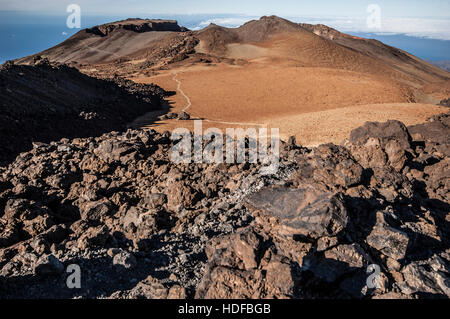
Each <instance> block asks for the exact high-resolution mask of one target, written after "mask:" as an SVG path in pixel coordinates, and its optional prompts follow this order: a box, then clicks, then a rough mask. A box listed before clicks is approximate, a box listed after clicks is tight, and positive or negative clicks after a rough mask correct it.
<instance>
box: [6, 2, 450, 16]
mask: <svg viewBox="0 0 450 319" xmlns="http://www.w3.org/2000/svg"><path fill="white" fill-rule="evenodd" d="M71 3H75V4H79V5H80V6H81V7H82V9H83V10H84V11H85V12H87V13H91V14H99V13H104V14H117V13H135V14H136V13H166V14H199V13H234V14H246V15H268V14H277V15H299V16H306V15H309V16H321V15H326V16H330V15H345V16H359V15H364V14H365V11H366V8H367V6H368V5H370V4H378V5H379V6H380V7H381V8H382V9H383V11H384V12H385V14H386V15H387V16H389V17H395V16H396V17H447V18H448V17H450V1H449V0H427V1H424V0H368V1H367V0H344V1H338V0H313V1H311V0H308V1H305V0H303V1H302V0H279V1H273V0H226V1H213V0H157V1H154V0H96V1H93V0H69V1H67V0H0V10H20V11H22V10H32V11H41V12H46V13H50V12H55V13H56V12H61V10H64V9H65V8H66V7H67V5H69V4H71Z"/></svg>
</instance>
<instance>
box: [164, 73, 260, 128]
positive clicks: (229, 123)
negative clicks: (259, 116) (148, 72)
mask: <svg viewBox="0 0 450 319" xmlns="http://www.w3.org/2000/svg"><path fill="white" fill-rule="evenodd" d="M173 74H174V76H173V78H172V80H174V81H175V82H176V83H177V92H179V93H180V94H181V95H182V96H183V97H184V98H185V100H186V105H185V106H184V108H183V109H182V110H181V111H182V112H187V110H188V109H189V108H190V107H191V106H192V102H191V99H190V98H189V96H188V95H187V94H186V93H185V92H184V91H183V89H182V88H181V85H182V83H181V81H180V80H179V79H178V78H177V76H178V72H176V71H174V72H173ZM202 120H203V121H204V122H209V123H218V124H225V125H246V126H260V127H265V126H267V125H266V124H260V123H243V122H227V121H221V120H210V119H202Z"/></svg>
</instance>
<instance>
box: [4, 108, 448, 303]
mask: <svg viewBox="0 0 450 319" xmlns="http://www.w3.org/2000/svg"><path fill="white" fill-rule="evenodd" d="M437 118H438V119H439V120H438V121H439V122H440V123H446V121H447V120H448V114H447V115H442V116H439V117H437ZM435 125H436V123H435V121H429V122H427V123H425V124H424V125H423V126H421V127H420V131H421V132H427V133H426V134H425V133H423V134H424V135H422V134H420V135H418V134H415V133H413V132H418V131H416V130H418V129H417V127H413V128H410V129H409V128H406V127H405V126H404V125H403V124H402V123H399V122H394V121H390V122H387V123H368V124H366V125H365V126H363V127H362V128H359V129H356V130H355V131H354V132H352V134H351V136H350V139H349V140H348V141H347V142H345V143H344V145H341V146H337V145H331V144H329V145H322V146H319V147H316V148H312V149H306V148H302V147H301V146H298V145H296V142H295V139H290V141H289V143H281V158H280V170H279V172H278V174H277V175H274V176H261V175H260V174H259V165H258V164H216V165H212V164H191V165H179V164H176V163H173V162H172V161H171V160H170V158H169V154H170V149H171V147H172V146H173V145H174V143H176V142H177V141H172V140H171V139H170V136H169V134H168V133H165V134H160V133H157V132H155V131H152V130H147V131H146V130H129V131H127V132H126V133H123V134H120V133H117V132H113V133H108V134H104V135H103V136H101V137H95V138H93V137H90V138H76V139H73V140H67V139H63V140H60V141H58V142H52V143H50V144H36V145H35V146H34V148H33V150H31V151H30V152H27V153H22V154H21V155H20V156H18V157H17V159H16V160H15V161H14V162H13V163H11V164H10V165H9V166H8V167H3V168H0V296H2V297H3V298H17V297H20V298H31V297H32V298H37V297H46V298H62V297H63V298H74V297H85V298H161V299H166V298H168V299H176V298H361V299H364V298H366V299H368V298H376V299H379V298H440V297H446V298H448V297H450V293H449V287H450V286H449V282H448V278H449V275H450V269H449V263H450V258H449V254H450V227H449V223H450V217H449V211H450V210H449V207H450V201H449V198H450V197H449V184H448V180H449V178H448V165H449V162H448V157H447V156H446V155H445V154H444V153H442V150H441V148H439V149H438V148H437V146H441V147H442V146H446V147H448V144H445V143H444V144H442V143H438V142H436V140H435V139H434V137H433V132H434V126H435ZM439 125H441V124H439ZM442 125H443V124H442ZM442 129H443V130H444V131H443V132H439V133H440V134H444V135H445V134H446V135H447V136H448V134H449V131H448V126H445V125H443V126H442ZM427 134H429V135H427ZM69 265H78V266H79V267H80V269H81V271H82V278H83V279H82V284H81V288H80V289H67V287H66V278H67V276H68V275H69V274H68V273H67V272H66V271H65V269H67V267H68V266H69Z"/></svg>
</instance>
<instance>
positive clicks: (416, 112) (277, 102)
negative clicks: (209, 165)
mask: <svg viewBox="0 0 450 319" xmlns="http://www.w3.org/2000/svg"><path fill="white" fill-rule="evenodd" d="M133 80H134V81H136V82H138V83H156V84H158V85H160V86H161V87H162V88H164V89H166V90H169V91H175V92H176V94H175V95H174V96H172V97H171V98H170V104H171V108H172V109H171V111H173V112H177V113H178V112H181V111H183V110H184V111H186V112H188V113H189V114H190V115H191V117H192V118H193V119H203V120H204V122H203V128H204V129H208V128H212V127H216V128H219V129H221V130H225V128H228V127H242V128H248V127H266V128H268V129H269V131H270V128H279V129H280V135H281V138H282V139H284V140H286V139H287V138H288V137H289V136H295V137H296V138H297V142H298V143H300V144H302V145H305V146H313V145H318V144H322V143H328V142H333V143H340V142H341V141H343V140H344V139H345V138H347V137H348V136H349V134H350V132H351V131H352V130H353V129H355V128H357V127H359V126H361V125H363V124H364V123H365V122H367V121H387V120H389V119H395V120H400V121H403V122H404V123H405V124H407V125H414V124H418V123H422V122H424V121H425V120H426V119H427V118H428V117H430V116H431V115H435V114H440V113H443V112H446V110H447V109H446V108H445V107H441V106H436V105H432V104H422V103H408V94H407V90H406V88H404V87H403V86H402V85H400V84H399V83H397V82H395V81H391V80H388V79H386V78H382V77H379V76H375V75H368V74H365V73H359V72H353V71H347V70H337V69H330V68H321V67H314V68H313V67H301V66H293V65H292V63H285V62H280V63H274V61H273V59H270V60H265V59H261V60H256V61H255V60H253V61H250V62H249V63H248V64H244V65H242V66H235V65H232V66H230V65H228V64H225V63H221V64H217V65H210V66H192V67H182V68H180V69H174V70H167V71H163V72H161V73H160V74H158V75H156V76H152V77H144V76H138V77H134V78H133ZM152 120H154V117H153V116H152V114H147V115H146V116H144V117H143V118H140V119H138V120H137V121H136V122H135V124H137V125H136V126H146V125H145V123H146V122H150V121H152ZM147 127H152V128H154V129H156V130H158V131H172V130H173V129H175V128H179V127H186V128H188V129H191V130H192V129H193V121H192V120H191V121H187V122H184V121H178V120H162V121H161V120H158V121H156V122H154V123H152V124H151V125H149V126H147Z"/></svg>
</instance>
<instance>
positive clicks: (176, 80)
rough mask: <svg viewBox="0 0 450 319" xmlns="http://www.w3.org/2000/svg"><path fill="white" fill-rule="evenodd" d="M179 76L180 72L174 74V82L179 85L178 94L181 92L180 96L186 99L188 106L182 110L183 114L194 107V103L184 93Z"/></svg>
mask: <svg viewBox="0 0 450 319" xmlns="http://www.w3.org/2000/svg"><path fill="white" fill-rule="evenodd" d="M177 76H178V72H173V78H172V80H174V81H175V82H176V83H177V92H180V94H181V95H182V96H183V97H184V98H185V99H186V106H185V107H184V108H183V109H182V110H181V111H182V112H186V111H187V110H188V109H189V108H190V107H191V106H192V102H191V99H190V98H189V96H187V95H186V93H184V91H183V90H182V89H181V81H180V80H178V79H177Z"/></svg>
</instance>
